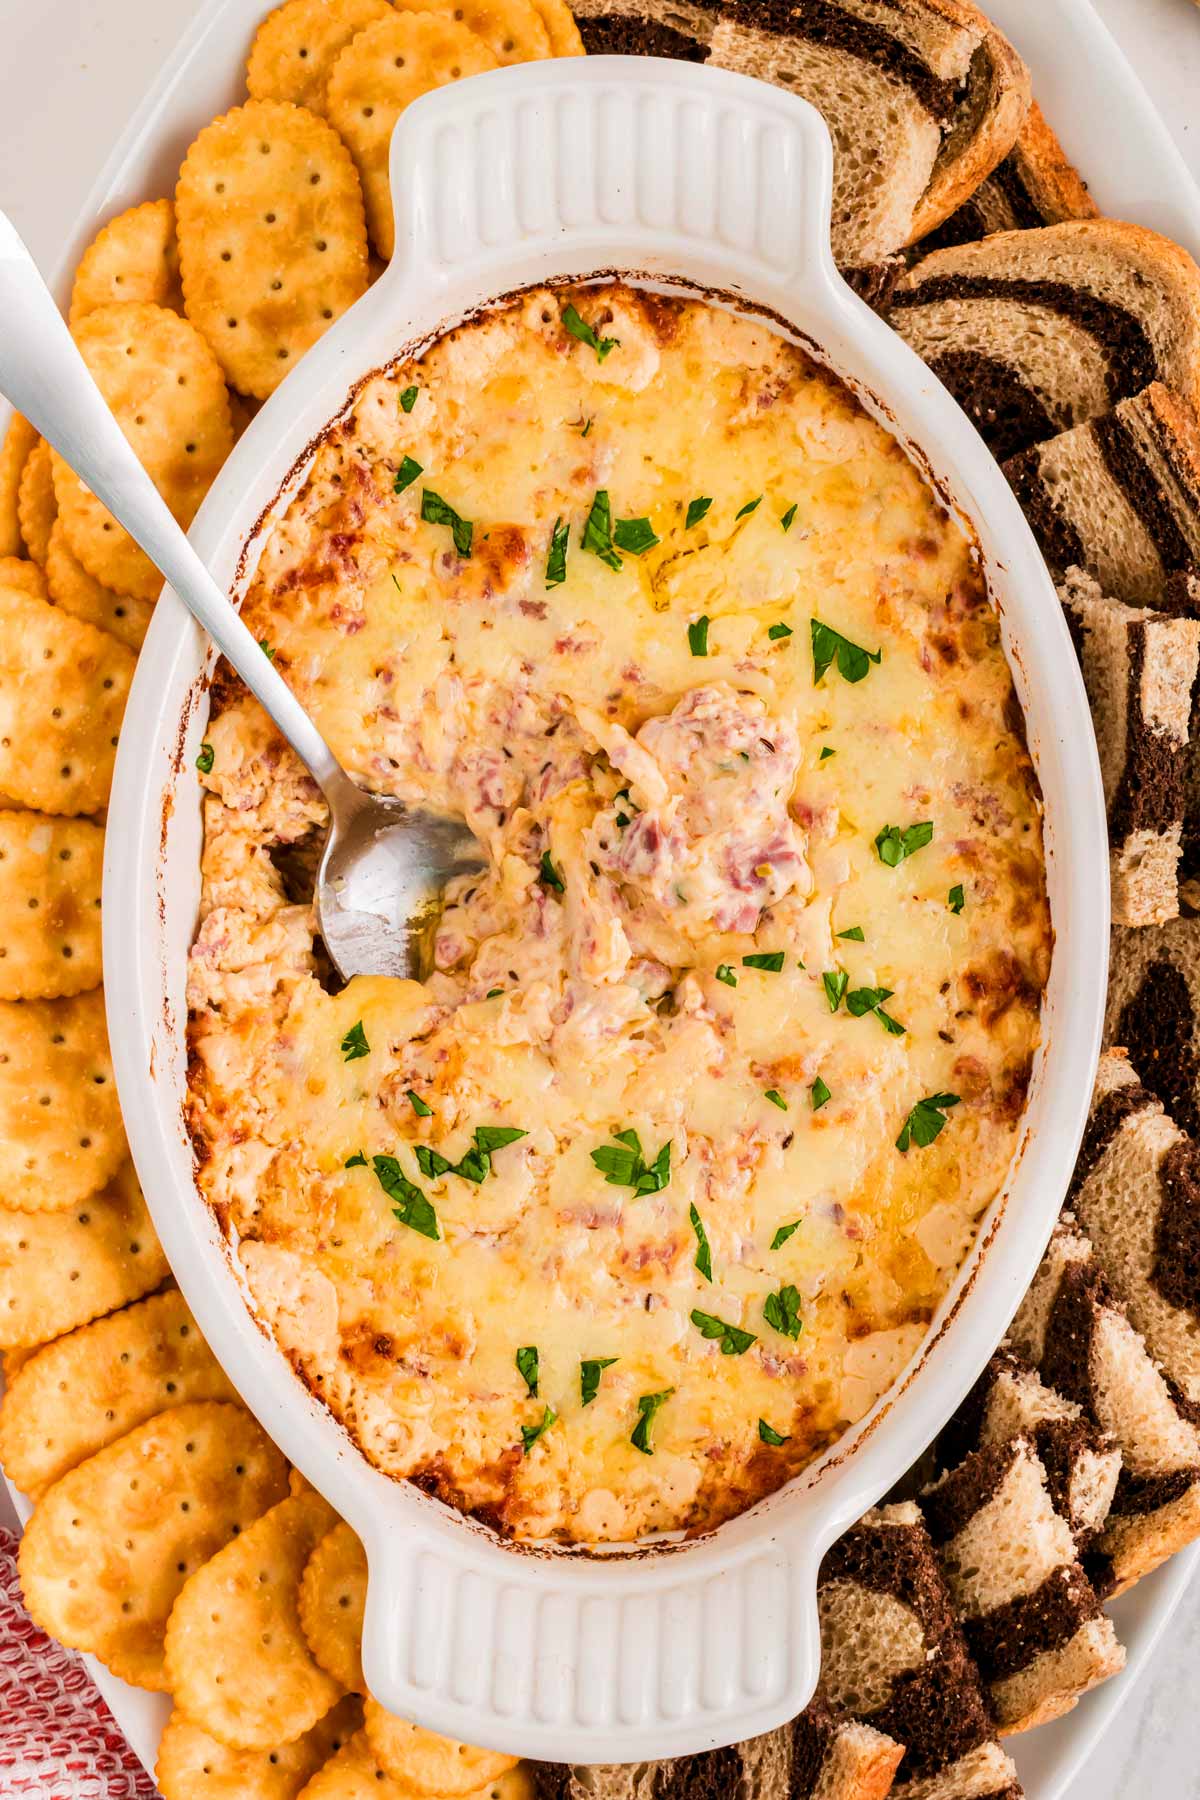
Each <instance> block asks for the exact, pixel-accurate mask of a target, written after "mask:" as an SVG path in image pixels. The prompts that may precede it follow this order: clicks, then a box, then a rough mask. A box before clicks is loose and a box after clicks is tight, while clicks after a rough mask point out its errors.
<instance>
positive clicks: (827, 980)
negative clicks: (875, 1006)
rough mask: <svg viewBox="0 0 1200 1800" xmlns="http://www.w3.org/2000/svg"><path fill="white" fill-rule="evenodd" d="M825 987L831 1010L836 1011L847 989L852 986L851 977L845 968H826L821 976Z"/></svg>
mask: <svg viewBox="0 0 1200 1800" xmlns="http://www.w3.org/2000/svg"><path fill="white" fill-rule="evenodd" d="M821 981H822V983H823V984H824V988H825V998H826V999H827V1000H828V1002H829V1010H830V1012H836V1011H837V1009H838V1007H839V1006H840V1005H841V1004H842V1001H843V999H844V998H845V993H846V989H847V988H848V987H849V986H850V977H849V976H848V975H847V973H846V971H845V969H826V971H825V973H824V974H823V975H822V977H821Z"/></svg>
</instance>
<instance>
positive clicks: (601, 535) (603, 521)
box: [583, 488, 624, 569]
mask: <svg viewBox="0 0 1200 1800" xmlns="http://www.w3.org/2000/svg"><path fill="white" fill-rule="evenodd" d="M583 547H584V549H585V550H590V551H591V553H592V555H593V556H598V557H599V558H600V561H601V562H602V563H607V564H608V567H609V568H610V569H620V568H622V567H623V566H624V565H623V564H622V562H621V558H620V557H619V556H618V555H617V553H616V551H615V550H614V549H613V537H612V503H611V501H610V500H609V498H608V489H607V488H597V489H596V497H595V499H594V500H593V501H592V510H591V512H590V513H589V514H588V516H587V519H586V520H585V521H584V527H583Z"/></svg>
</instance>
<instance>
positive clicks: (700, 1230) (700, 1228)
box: [688, 1205, 712, 1281]
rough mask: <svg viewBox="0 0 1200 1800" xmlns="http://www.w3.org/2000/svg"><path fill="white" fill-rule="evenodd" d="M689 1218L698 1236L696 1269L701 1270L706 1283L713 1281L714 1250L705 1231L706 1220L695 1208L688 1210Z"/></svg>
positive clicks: (691, 1207)
mask: <svg viewBox="0 0 1200 1800" xmlns="http://www.w3.org/2000/svg"><path fill="white" fill-rule="evenodd" d="M688 1217H689V1219H690V1220H691V1221H692V1230H693V1231H694V1232H695V1234H696V1260H695V1265H694V1266H695V1267H696V1268H697V1269H699V1271H700V1273H701V1274H702V1275H703V1277H704V1279H705V1281H711V1280H712V1249H711V1246H710V1245H709V1241H708V1233H707V1232H706V1231H705V1229H704V1220H703V1219H702V1218H701V1217H700V1214H699V1213H698V1212H697V1211H696V1208H695V1206H694V1205H693V1206H690V1207H689V1208H688Z"/></svg>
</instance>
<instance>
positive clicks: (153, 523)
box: [0, 212, 353, 804]
mask: <svg viewBox="0 0 1200 1800" xmlns="http://www.w3.org/2000/svg"><path fill="white" fill-rule="evenodd" d="M0 393H3V394H5V395H7V397H8V398H9V400H11V401H12V403H13V405H14V406H15V407H16V408H17V410H18V411H19V412H22V413H24V415H25V417H26V418H27V419H28V420H29V422H30V424H31V425H34V426H36V427H37V429H38V431H40V432H41V434H42V436H43V437H44V438H47V439H48V440H49V442H50V443H51V444H53V445H54V448H55V449H56V450H57V451H58V452H59V454H60V455H61V456H62V457H63V459H64V460H65V461H66V462H67V463H69V464H70V466H71V468H72V469H74V471H75V473H76V474H77V475H78V476H79V477H80V479H81V480H82V481H84V482H86V484H87V486H88V487H89V488H90V489H91V491H92V493H93V494H95V495H96V496H97V498H98V499H100V500H102V501H103V503H104V505H105V506H106V507H107V508H108V510H109V512H111V513H112V515H113V517H114V518H116V519H117V520H119V522H120V523H121V524H122V525H123V526H124V527H125V529H126V531H128V533H129V535H130V536H131V537H132V538H133V539H134V541H135V542H136V543H138V544H140V545H141V547H142V549H143V550H144V551H145V552H146V554H147V556H148V557H149V558H150V560H151V561H152V562H153V563H155V564H156V565H157V567H158V568H159V569H160V570H161V571H162V573H163V575H164V576H165V577H166V579H167V581H168V583H169V584H170V586H171V587H172V588H173V589H174V591H175V592H176V593H177V594H178V596H179V598H180V599H181V600H182V601H183V603H184V605H185V606H186V607H187V609H188V611H189V612H190V613H191V614H192V616H193V618H194V619H196V620H197V622H198V623H199V624H200V625H202V626H203V627H204V629H205V631H206V632H207V633H208V635H209V637H210V638H211V639H212V640H213V642H214V644H215V645H216V646H217V648H218V650H220V651H221V653H222V655H223V656H225V657H226V658H227V660H228V661H229V662H230V663H231V664H232V665H233V667H234V668H235V669H236V670H237V672H238V674H239V675H240V676H241V678H242V680H243V681H244V682H245V684H246V686H247V687H248V688H249V689H250V692H251V693H252V694H253V695H254V698H255V699H256V700H257V701H258V702H259V704H260V705H261V706H262V707H264V708H265V710H266V711H267V712H268V713H269V714H270V716H271V718H272V719H273V720H274V721H275V723H276V725H277V726H278V727H279V729H280V731H281V732H282V733H283V735H284V737H285V738H286V739H287V740H288V742H289V744H291V746H292V748H293V750H294V751H295V752H296V754H297V756H298V757H299V758H300V760H301V762H303V763H304V764H305V765H306V767H307V768H308V770H309V772H310V773H311V774H312V775H313V776H314V778H315V779H316V781H317V782H318V783H319V784H320V786H321V788H322V789H323V790H324V792H325V794H326V797H327V798H328V799H329V800H330V803H331V804H332V802H333V796H334V792H335V791H336V792H337V793H338V796H339V798H341V797H342V796H343V795H344V793H345V790H346V789H349V788H352V787H353V784H352V783H351V782H350V781H349V778H348V777H347V776H346V774H345V773H344V771H343V770H342V768H341V766H340V764H339V763H338V761H337V758H336V757H335V756H334V754H333V751H332V750H331V749H330V748H329V745H328V744H327V743H326V742H325V739H324V738H323V737H322V736H321V733H320V732H319V731H318V730H317V728H316V726H315V725H314V724H313V722H312V720H311V719H310V718H309V716H308V714H307V713H306V712H305V710H304V708H303V707H302V706H301V704H300V702H299V701H298V700H297V698H296V696H295V695H294V694H293V693H292V691H291V689H290V688H289V687H288V685H287V683H286V682H285V681H284V679H283V677H282V676H281V675H280V674H279V672H278V670H277V669H276V668H275V667H274V665H273V664H272V661H271V658H270V657H269V656H266V655H264V653H263V651H262V649H261V647H260V646H259V645H258V644H257V643H256V642H255V641H254V639H253V638H252V637H251V635H250V633H249V631H248V630H247V629H246V627H245V625H243V623H242V621H241V619H240V618H239V616H238V614H237V611H236V609H235V608H234V607H233V605H232V604H231V603H230V601H229V599H228V597H227V595H225V594H224V593H222V591H221V589H220V588H219V587H218V586H217V584H216V582H215V581H214V580H213V578H212V576H211V575H210V574H209V572H208V570H207V569H206V568H205V566H204V564H203V563H202V562H201V561H200V558H199V557H198V556H197V555H196V552H195V551H194V550H193V549H192V546H191V545H190V544H189V543H188V540H187V537H186V536H185V534H184V533H183V531H181V530H180V527H179V525H178V524H177V523H176V521H175V519H174V517H173V516H172V514H171V511H170V508H169V507H168V506H167V504H166V502H165V501H164V500H163V498H162V496H161V495H160V494H159V492H158V489H157V488H156V487H155V485H154V483H153V482H152V481H151V479H150V477H149V476H148V475H147V473H146V471H145V470H144V469H143V467H142V465H141V463H140V462H139V461H138V459H137V457H136V456H135V455H134V453H133V451H132V449H131V448H130V446H129V444H128V442H127V440H126V438H125V435H124V433H123V432H122V430H121V428H120V426H119V425H118V424H117V421H116V420H115V419H114V417H113V415H112V413H111V412H110V411H109V409H108V406H107V405H106V403H105V401H104V399H103V397H102V395H101V393H100V390H99V389H98V388H97V386H96V384H95V382H94V381H93V380H92V377H91V375H90V373H89V371H88V368H87V365H86V364H85V363H84V360H83V358H82V356H80V354H79V351H78V350H77V349H76V347H75V343H74V341H73V339H72V337H71V334H70V332H69V331H68V330H67V327H66V324H65V323H64V321H63V318H62V315H61V313H60V312H59V310H58V307H57V306H56V305H55V303H54V300H53V298H52V297H51V294H50V292H49V290H48V288H47V287H46V284H45V283H44V282H43V280H42V278H41V276H40V275H39V273H38V271H37V267H36V265H35V263H34V261H33V258H32V257H31V256H30V254H29V252H28V250H27V249H26V248H25V245H24V244H23V243H22V241H21V239H20V237H19V236H18V235H17V232H16V230H15V228H14V227H13V224H12V222H11V220H9V219H8V218H7V217H6V216H5V214H4V213H3V212H0Z"/></svg>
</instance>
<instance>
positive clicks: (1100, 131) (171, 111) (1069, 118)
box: [6, 0, 1200, 1800]
mask: <svg viewBox="0 0 1200 1800" xmlns="http://www.w3.org/2000/svg"><path fill="white" fill-rule="evenodd" d="M267 10H269V5H268V0H207V3H206V4H203V5H201V6H200V8H199V9H198V11H197V12H196V13H195V15H194V17H193V19H192V21H191V24H190V25H189V27H188V29H187V30H186V32H185V33H184V35H183V36H182V37H181V38H180V40H179V42H178V44H177V45H176V47H175V49H174V50H173V52H172V53H171V54H170V55H169V56H168V57H167V59H166V61H165V62H164V63H163V65H162V67H161V69H160V70H159V73H158V74H157V76H156V77H155V78H154V80H153V81H152V82H151V83H150V85H149V87H148V89H147V91H146V94H145V97H144V99H143V100H142V102H141V104H140V105H139V106H138V107H136V109H135V110H134V111H133V113H132V115H131V116H130V118H129V120H128V123H127V125H126V127H125V130H124V131H123V133H122V134H121V137H120V140H119V142H118V143H117V146H116V148H115V149H114V151H113V153H112V155H111V156H110V157H109V159H108V161H107V162H106V163H105V164H104V165H103V167H102V168H101V171H100V173H99V175H98V177H97V179H96V181H95V183H94V185H93V188H92V191H91V193H90V195H89V197H88V199H87V201H86V202H85V204H84V205H83V207H82V208H81V210H80V212H79V215H78V217H77V218H76V220H75V221H74V225H73V227H72V228H71V229H70V230H68V231H67V232H66V233H65V234H64V239H63V253H62V257H61V261H60V262H59V264H58V267H57V271H56V273H57V278H58V285H59V288H60V291H61V293H62V297H63V298H65V289H66V286H67V285H68V283H69V273H70V270H71V269H72V268H73V267H74V264H75V262H76V261H77V259H78V255H79V252H80V250H81V249H82V247H83V246H84V244H85V243H86V242H87V241H88V240H89V238H90V237H91V236H92V235H93V233H94V231H95V229H96V227H97V226H98V225H99V224H100V223H102V222H103V220H104V219H105V218H107V217H110V216H111V215H112V214H113V213H115V212H117V211H120V210H121V209H122V208H123V207H125V206H127V205H131V204H133V203H135V202H137V201H138V200H141V199H145V198H149V197H152V196H154V195H156V194H160V193H162V194H169V193H170V192H171V191H172V189H173V186H174V180H175V175H176V171H177V169H178V166H179V162H180V160H181V158H182V155H183V153H184V151H185V150H186V148H187V145H188V144H189V143H190V141H191V139H192V137H194V135H195V133H196V131H197V130H198V129H199V128H200V127H201V126H202V125H203V124H205V123H206V122H207V121H208V120H209V119H210V118H212V117H214V116H215V115H216V114H217V113H219V112H221V111H222V110H224V108H226V107H227V106H229V105H230V104H234V103H236V101H237V100H238V99H239V98H240V97H241V94H242V89H241V70H242V66H243V63H244V58H245V52H246V49H247V47H248V45H249V42H250V39H251V37H252V35H253V32H254V29H255V27H256V25H257V24H258V22H259V20H260V18H261V17H262V16H263V15H264V14H265V12H266V11H267ZM988 10H989V11H990V13H991V15H992V16H993V18H994V19H995V20H996V22H997V24H998V25H999V26H1000V27H1001V29H1002V30H1004V31H1006V32H1007V33H1008V35H1009V36H1010V37H1011V38H1012V39H1013V41H1014V42H1015V43H1016V45H1017V46H1018V48H1019V49H1020V50H1021V52H1022V54H1023V55H1024V56H1025V58H1026V60H1027V61H1028V63H1029V65H1030V67H1031V69H1032V72H1033V77H1034V87H1035V90H1036V92H1037V94H1038V96H1039V99H1040V101H1041V103H1042V105H1043V108H1044V110H1045V111H1046V113H1047V115H1048V117H1049V118H1050V119H1051V121H1052V123H1053V125H1054V127H1055V129H1056V130H1057V131H1058V133H1059V135H1060V137H1061V138H1062V139H1063V142H1064V144H1065V146H1066V149H1067V151H1068V154H1069V155H1070V156H1071V157H1072V158H1073V159H1074V160H1075V161H1076V162H1077V163H1078V164H1079V166H1080V167H1081V168H1082V169H1083V171H1084V172H1085V174H1086V176H1087V178H1088V180H1089V182H1090V184H1091V186H1092V191H1093V193H1094V194H1095V197H1096V199H1097V201H1098V203H1099V205H1100V206H1101V208H1102V210H1104V211H1106V212H1108V213H1111V214H1113V215H1116V216H1120V217H1126V218H1132V219H1135V220H1137V221H1138V222H1140V223H1143V224H1146V225H1149V226H1153V227H1154V228H1156V229H1158V230H1161V231H1164V232H1167V233H1168V234H1170V235H1171V236H1173V237H1175V238H1176V239H1178V240H1179V241H1180V242H1181V243H1183V244H1185V245H1186V246H1187V247H1188V248H1189V249H1190V250H1191V251H1192V252H1193V254H1196V255H1197V256H1200V190H1198V189H1197V187H1196V184H1195V182H1194V181H1193V180H1192V178H1191V177H1190V175H1189V174H1188V171H1187V168H1186V166H1185V164H1184V162H1183V159H1182V157H1181V156H1180V154H1179V152H1178V150H1177V149H1176V147H1175V145H1174V143H1173V142H1172V140H1171V137H1170V135H1169V133H1168V132H1167V130H1166V127H1165V126H1164V124H1163V123H1162V121H1161V119H1160V118H1159V117H1158V115H1157V113H1156V112H1155V109H1154V107H1153V105H1152V104H1151V102H1150V101H1149V99H1148V97H1147V95H1146V94H1145V92H1144V90H1143V89H1142V87H1141V85H1140V83H1139V82H1138V80H1137V79H1136V77H1135V76H1134V75H1133V73H1132V71H1131V70H1130V68H1129V66H1128V64H1127V63H1126V62H1125V60H1124V58H1123V56H1122V55H1121V53H1120V51H1119V50H1118V49H1117V47H1116V45H1115V44H1114V42H1113V40H1112V38H1111V37H1110V36H1109V34H1108V32H1107V31H1106V30H1105V28H1104V26H1103V25H1102V24H1101V23H1100V21H1099V19H1098V18H1097V17H1096V15H1095V13H1093V11H1092V10H1091V7H1090V5H1089V4H1088V0H989V6H988ZM37 73H38V71H36V70H35V69H34V68H33V67H32V66H31V67H30V69H29V70H28V74H29V76H30V78H33V77H34V76H35V75H36V74H37ZM83 149H84V146H82V145H74V146H72V151H73V155H75V156H76V157H78V156H79V155H80V154H81V152H82V151H83ZM31 179H32V177H31ZM7 182H13V184H14V185H19V183H18V178H17V177H16V175H15V173H9V174H8V176H7V179H6V185H7ZM13 1498H14V1501H15V1502H16V1505H17V1508H18V1512H19V1513H20V1514H21V1515H22V1516H25V1515H26V1514H27V1512H28V1508H27V1506H25V1505H24V1504H23V1503H22V1501H21V1499H20V1497H19V1496H16V1495H14V1496H13ZM1198 1556H1200V1549H1197V1550H1193V1551H1190V1552H1188V1553H1186V1554H1185V1555H1183V1556H1181V1557H1178V1558H1176V1559H1175V1560H1174V1561H1173V1562H1172V1563H1170V1564H1169V1565H1167V1567H1165V1568H1164V1569H1162V1570H1160V1571H1159V1572H1158V1573H1157V1574H1156V1575H1154V1576H1152V1577H1150V1578H1148V1579H1147V1580H1146V1581H1144V1582H1143V1583H1141V1584H1139V1586H1138V1587H1137V1588H1136V1589H1135V1590H1134V1591H1133V1593H1131V1594H1129V1595H1127V1596H1125V1597H1124V1598H1123V1599H1122V1600H1120V1601H1119V1602H1118V1603H1117V1604H1116V1606H1115V1607H1114V1608H1113V1616H1114V1619H1115V1621H1116V1625H1117V1630H1118V1633H1119V1635H1120V1637H1121V1639H1122V1641H1123V1642H1124V1643H1125V1644H1126V1646H1127V1648H1128V1651H1129V1664H1128V1667H1127V1669H1126V1672H1125V1674H1124V1675H1123V1676H1121V1677H1118V1678H1117V1679H1116V1680H1114V1681H1111V1682H1109V1683H1108V1684H1107V1685H1106V1686H1105V1687H1104V1688H1102V1689H1100V1690H1099V1691H1098V1692H1097V1693H1096V1694H1093V1695H1091V1696H1089V1697H1088V1698H1087V1699H1086V1700H1085V1701H1083V1702H1082V1703H1081V1705H1080V1706H1079V1707H1078V1708H1077V1709H1076V1711H1075V1712H1074V1713H1073V1714H1071V1715H1070V1716H1069V1717H1068V1718H1066V1719H1064V1720H1061V1721H1059V1722H1058V1723H1056V1724H1054V1725H1051V1726H1047V1727H1044V1728H1043V1729H1041V1730H1039V1731H1037V1732H1034V1733H1031V1734H1029V1735H1028V1736H1027V1737H1024V1738H1020V1739H1017V1740H1015V1741H1013V1742H1012V1744H1011V1748H1012V1749H1013V1751H1014V1753H1015V1755H1016V1760H1017V1763H1018V1766H1019V1768H1020V1773H1021V1777H1022V1781H1023V1783H1024V1785H1025V1789H1026V1792H1027V1794H1028V1795H1029V1797H1030V1800H1064V1796H1065V1795H1066V1793H1067V1789H1068V1787H1069V1786H1070V1784H1071V1782H1072V1780H1073V1778H1074V1776H1075V1775H1076V1774H1077V1773H1078V1772H1079V1770H1080V1769H1081V1767H1082V1765H1083V1763H1084V1762H1085V1761H1086V1759H1087V1758H1088V1756H1089V1755H1090V1754H1091V1752H1092V1751H1093V1749H1094V1748H1095V1747H1096V1745H1097V1743H1098V1742H1099V1739H1100V1737H1101V1736H1102V1734H1103V1732H1104V1731H1105V1729H1106V1728H1107V1726H1108V1724H1109V1722H1110V1721H1111V1719H1112V1718H1113V1716H1114V1715H1115V1713H1116V1711H1117V1709H1118V1708H1119V1707H1120V1706H1121V1705H1123V1704H1124V1702H1125V1700H1126V1699H1127V1697H1128V1695H1129V1692H1130V1690H1131V1688H1132V1686H1133V1683H1134V1681H1135V1680H1136V1677H1137V1674H1138V1672H1139V1670H1140V1669H1141V1668H1142V1667H1143V1666H1144V1665H1145V1664H1146V1662H1147V1661H1148V1659H1149V1657H1150V1654H1151V1652H1152V1650H1153V1648H1154V1645H1155V1643H1156V1642H1157V1640H1158V1638H1159V1637H1160V1635H1161V1633H1162V1632H1163V1630H1164V1629H1165V1628H1166V1626H1167V1624H1168V1622H1169V1620H1170V1617H1171V1614H1172V1613H1173V1611H1174V1610H1175V1607H1176V1606H1177V1604H1178V1602H1179V1600H1180V1599H1181V1598H1182V1595H1183V1592H1184V1590H1185V1587H1186V1585H1187V1582H1188V1579H1189V1577H1190V1575H1191V1573H1192V1570H1193V1568H1194V1565H1195V1562H1196V1560H1197V1557H1198ZM88 1660H89V1665H90V1666H91V1667H92V1672H93V1674H94V1675H95V1676H96V1679H97V1682H98V1685H99V1686H100V1688H101V1691H102V1692H103V1693H104V1695H105V1697H106V1699H107V1700H108V1702H109V1704H110V1706H111V1707H112V1709H113V1712H114V1713H115V1715H116V1717H117V1719H118V1721H119V1722H120V1724H121V1725H122V1727H123V1729H124V1730H125V1731H126V1733H127V1735H128V1737H129V1739H130V1741H131V1743H132V1744H133V1746H134V1748H135V1750H136V1751H137V1752H138V1754H139V1755H140V1756H141V1758H142V1760H143V1761H144V1762H145V1763H146V1765H147V1767H149V1768H152V1767H153V1761H154V1754H155V1749H156V1745H157V1740H158V1736H159V1733H160V1731H161V1729H162V1724H163V1721H164V1719H165V1717H166V1712H167V1707H168V1703H167V1701H166V1700H165V1699H164V1698H163V1697H162V1696H158V1695H150V1694H146V1693H144V1692H142V1691H140V1690H135V1689H131V1688H128V1687H126V1686H125V1685H124V1684H123V1683H121V1682H118V1681H116V1680H114V1678H113V1677H111V1676H110V1675H109V1674H108V1673H107V1671H105V1670H103V1669H100V1668H98V1667H96V1666H95V1665H94V1664H92V1663H91V1659H88Z"/></svg>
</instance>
